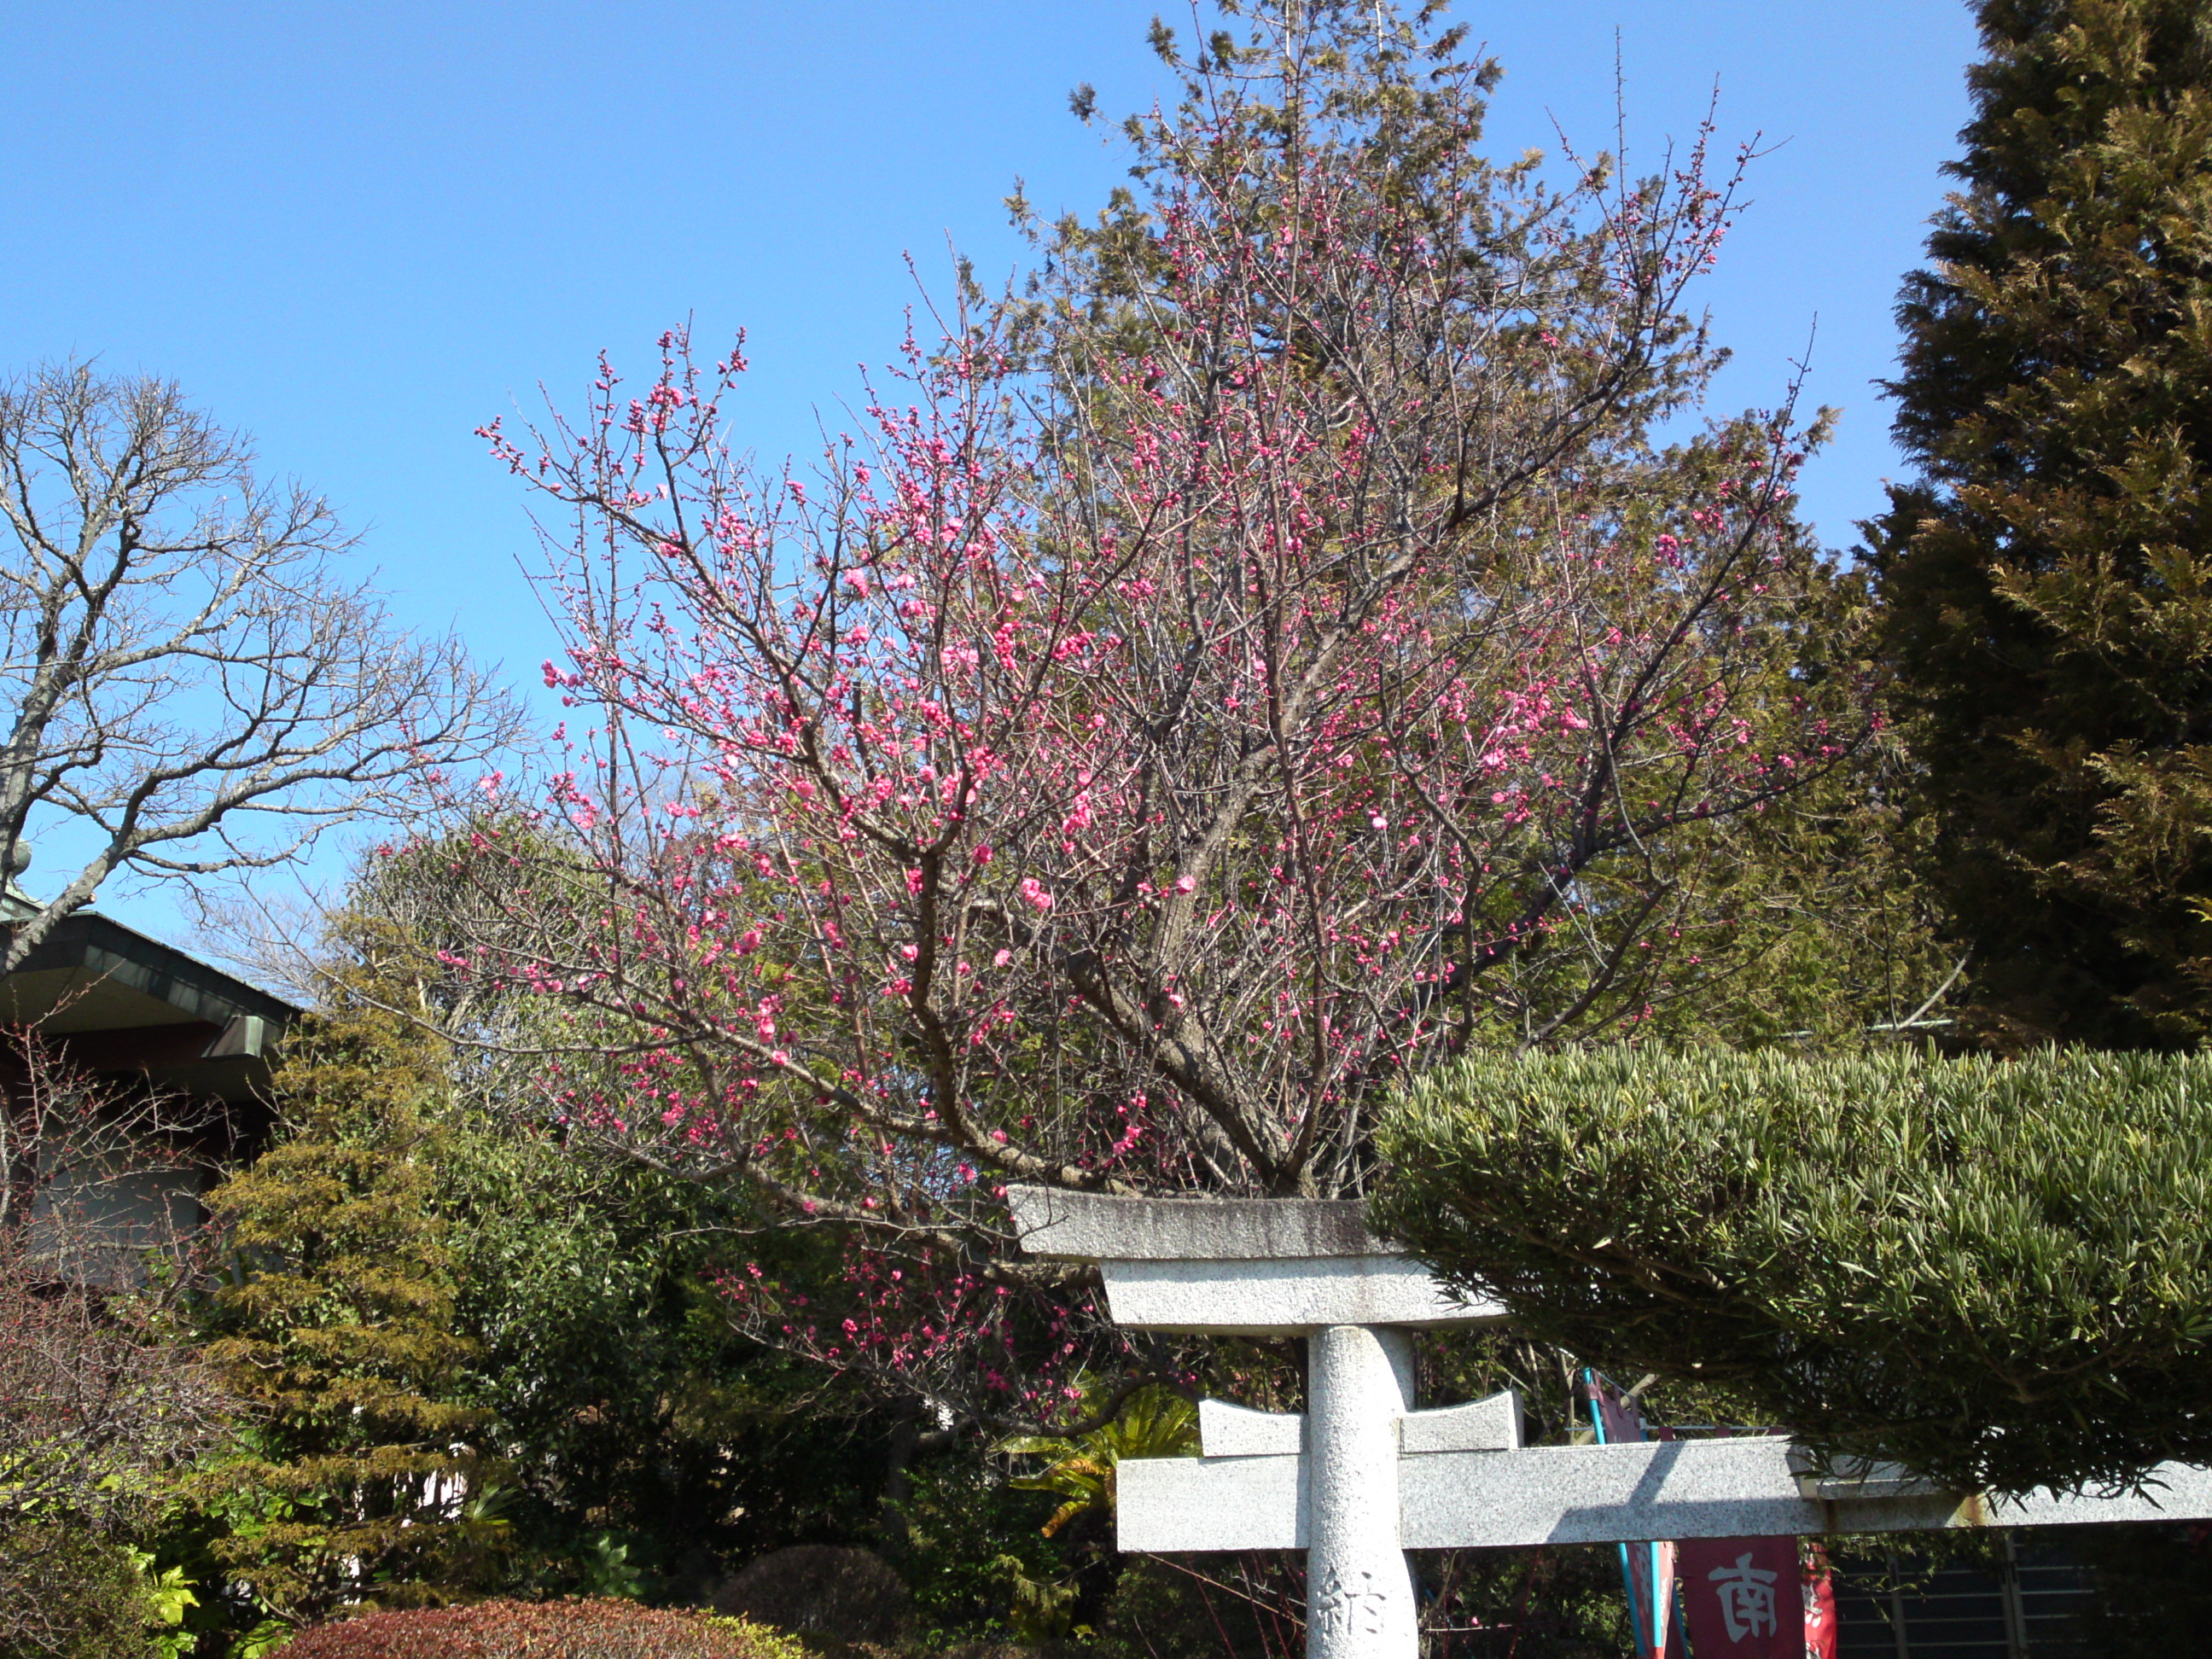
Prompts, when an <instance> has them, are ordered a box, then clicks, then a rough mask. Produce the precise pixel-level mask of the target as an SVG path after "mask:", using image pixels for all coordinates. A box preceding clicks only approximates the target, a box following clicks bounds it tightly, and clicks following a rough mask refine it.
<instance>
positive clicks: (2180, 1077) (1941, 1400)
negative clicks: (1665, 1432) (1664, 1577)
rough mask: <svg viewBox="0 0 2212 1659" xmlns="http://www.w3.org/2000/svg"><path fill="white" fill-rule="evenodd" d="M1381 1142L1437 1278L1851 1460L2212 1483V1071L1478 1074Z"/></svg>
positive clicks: (1454, 1069)
mask: <svg viewBox="0 0 2212 1659" xmlns="http://www.w3.org/2000/svg"><path fill="white" fill-rule="evenodd" d="M1378 1139H1379V1143H1380V1146H1381V1149H1382V1151H1383V1154H1384V1156H1385V1158H1387V1159H1388V1160H1389V1166H1390V1167H1389V1174H1388V1176H1387V1178H1386V1180H1385V1181H1384V1182H1383V1190H1382V1195H1381V1198H1380V1200H1379V1201H1378V1202H1377V1203H1376V1204H1375V1205H1374V1206H1372V1215H1373V1220H1374V1223H1375V1225H1376V1227H1377V1228H1378V1230H1380V1231H1387V1232H1389V1234H1391V1235H1392V1236H1394V1237H1396V1238H1398V1239H1399V1240H1401V1242H1402V1243H1405V1244H1406V1245H1407V1248H1408V1249H1411V1250H1412V1251H1413V1253H1414V1254H1415V1255H1419V1256H1420V1257H1423V1258H1425V1260H1426V1261H1429V1262H1431V1264H1433V1265H1434V1266H1435V1267H1437V1269H1439V1270H1440V1272H1441V1273H1443V1276H1444V1277H1445V1278H1446V1279H1448V1280H1449V1281H1451V1282H1452V1283H1454V1284H1456V1285H1462V1286H1465V1287H1468V1288H1470V1289H1472V1290H1474V1291H1478V1292H1480V1293H1482V1294H1485V1295H1488V1296H1492V1297H1496V1298H1497V1299H1498V1301H1499V1302H1501V1303H1503V1304H1504V1306H1505V1307H1506V1309H1507V1310H1509V1311H1510V1313H1511V1315H1512V1316H1513V1318H1514V1320H1515V1322H1516V1324H1517V1325H1518V1326H1519V1328H1521V1329H1522V1330H1523V1331H1524V1332H1526V1333H1527V1334H1528V1335H1530V1336H1533V1337H1534V1338H1536V1339H1538V1340H1542V1341H1547V1342H1551V1343H1554V1344H1556V1345H1558V1346H1560V1347H1563V1348H1565V1349H1567V1350H1568V1351H1569V1352H1572V1353H1574V1354H1577V1355H1578V1356H1579V1357H1581V1358H1583V1359H1585V1360H1588V1361H1589V1362H1590V1363H1592V1364H1598V1365H1602V1366H1605V1367H1606V1368H1607V1369H1609V1370H1617V1371H1620V1372H1621V1373H1623V1374H1628V1375H1633V1374H1636V1373H1638V1372H1640V1371H1646V1370H1649V1371H1655V1372H1657V1373H1659V1374H1660V1375H1661V1376H1670V1377H1676V1378H1682V1379H1699V1380H1703V1381H1706V1382H1711V1383H1720V1384H1723V1385H1726V1386H1729V1387H1730V1388H1731V1389H1735V1391H1737V1392H1738V1393H1739V1394H1740V1395H1741V1396H1742V1397H1743V1398H1744V1399H1745V1400H1746V1401H1748V1402H1749V1404H1750V1405H1751V1407H1753V1409H1754V1410H1756V1411H1759V1413H1763V1414H1764V1417H1765V1420H1766V1421H1768V1422H1771V1423H1775V1424H1778V1425H1784V1426H1786V1427H1787V1428H1788V1429H1789V1430H1790V1431H1791V1432H1793V1433H1794V1434H1796V1436H1797V1437H1799V1438H1800V1439H1801V1440H1802V1441H1803V1442H1804V1443H1806V1444H1808V1446H1810V1447H1812V1448H1813V1449H1814V1450H1816V1451H1819V1452H1822V1453H1825V1454H1826V1455H1828V1456H1829V1457H1830V1458H1831V1459H1857V1458H1863V1457H1866V1458H1884V1459H1895V1460H1897V1461H1899V1462H1903V1463H1905V1464H1907V1465H1909V1466H1911V1467H1912V1468H1916V1469H1917V1470H1919V1471H1921V1472H1922V1473H1923V1474H1928V1475H1929V1476H1932V1477H1934V1478H1936V1479H1937V1480H1942V1481H1944V1482H1945V1483H1947V1484H1948V1485H1951V1486H1954V1487H1957V1488H1960V1489H1963V1490H1973V1489H1985V1490H1990V1491H1994V1492H2021V1491H2024V1490H2027V1489H2030V1488H2033V1487H2038V1486H2085V1485H2086V1486H2106V1485H2112V1484H2117V1485H2127V1484H2130V1483H2133V1482H2137V1481H2141V1480H2144V1479H2145V1477H2146V1476H2147V1475H2148V1473H2149V1471H2151V1470H2152V1469H2153V1468H2154V1466H2155V1465H2157V1464H2158V1463H2159V1462H2162V1461H2164V1460H2166V1459H2168V1458H2173V1459H2179V1460H2181V1461H2185V1462H2212V1366H2208V1365H2207V1364H2206V1363H2205V1362H2206V1358H2207V1355H2206V1342H2207V1340H2208V1338H2212V1055H2186V1056H2180V1055H2167V1054H2102V1053H2096V1052H2090V1051H2083V1050H2069V1051H2065V1052H2055V1053H2045V1054H2034V1055H2030V1056H2028V1057H2026V1058H2023V1059H2020V1060H1986V1059H1967V1060H1947V1059H1941V1058H1937V1057H1935V1056H1932V1055H1929V1054H1917V1053H1890V1054H1869V1055H1861V1056H1853V1057H1843V1058H1835V1059H1825V1060H1808V1059H1802V1058H1798V1057H1796V1056H1792V1055H1788V1054H1778V1053H1775V1052H1772V1051H1762V1052H1759V1053H1751V1054H1744V1053H1738V1052H1735V1051H1733V1050H1729V1049H1719V1048H1714V1049H1699V1050H1691V1051H1683V1052H1678V1053H1668V1052H1664V1051H1655V1050H1634V1049H1627V1048H1612V1049H1601V1050H1591V1051H1583V1052H1574V1053H1566V1054H1541V1055H1532V1056H1528V1057H1526V1058H1518V1059H1516V1058H1514V1057H1512V1056H1510V1055H1498V1056H1483V1057H1479V1058H1476V1059H1473V1060H1468V1061H1467V1062H1465V1063H1463V1064H1461V1065H1458V1066H1451V1067H1447V1068H1443V1069H1441V1070H1439V1071H1437V1073H1432V1074H1431V1076H1429V1077H1427V1078H1425V1079H1422V1080H1421V1081H1420V1082H1419V1083H1418V1084H1416V1085H1413V1087H1412V1088H1410V1089H1409V1090H1407V1091H1406V1093H1405V1095H1404V1096H1403V1097H1402V1098H1401V1100H1400V1101H1399V1102H1398V1103H1397V1104H1396V1107H1395V1110H1394V1111H1393V1113H1392V1114H1391V1115H1390V1116H1389V1118H1388V1120H1387V1121H1386V1122H1385V1123H1384V1124H1383V1128H1382V1133H1381V1134H1380V1136H1379V1138H1378ZM2152 1478H2153V1479H2154V1477H2152Z"/></svg>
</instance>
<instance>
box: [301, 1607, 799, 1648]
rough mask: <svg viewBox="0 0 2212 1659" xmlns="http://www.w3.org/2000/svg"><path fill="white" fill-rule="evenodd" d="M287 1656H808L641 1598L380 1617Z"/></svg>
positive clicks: (731, 1624)
mask: <svg viewBox="0 0 2212 1659" xmlns="http://www.w3.org/2000/svg"><path fill="white" fill-rule="evenodd" d="M283 1654H284V1656H285V1659H805V1649H804V1648H803V1647H801V1646H800V1645H799V1643H798V1641H797V1640H796V1639H794V1638H792V1637H788V1636H786V1635H784V1634H783V1633H782V1632H780V1631H773V1630H769V1629H768V1628H766V1627H765V1626H760V1625H750V1624H747V1623H745V1622H744V1620H738V1619H718V1618H714V1617H711V1616H708V1615H704V1614H701V1613H681V1612H670V1611H666V1610H663V1609H659V1608H654V1607H640V1606H639V1605H638V1604H637V1603H636V1602H635V1601H539V1602H531V1601H477V1602H473V1603H471V1604H469V1605H467V1606H465V1607H435V1608H412V1609H409V1610H407V1611H405V1612H401V1613H369V1614H367V1615H365V1616H363V1617H362V1618H359V1619H348V1620H342V1621H341V1622H339V1623H337V1624H334V1625H321V1626H316V1627H315V1628H314V1629H313V1630H309V1631H305V1632H301V1634H300V1635H299V1636H297V1637H295V1638H293V1639H292V1640H291V1641H290V1642H288V1643H287V1644H285V1645H284V1647H283Z"/></svg>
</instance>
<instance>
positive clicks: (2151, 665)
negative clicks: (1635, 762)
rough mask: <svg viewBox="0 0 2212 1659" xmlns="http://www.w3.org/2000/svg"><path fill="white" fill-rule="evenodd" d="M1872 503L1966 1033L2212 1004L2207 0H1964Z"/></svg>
mask: <svg viewBox="0 0 2212 1659" xmlns="http://www.w3.org/2000/svg"><path fill="white" fill-rule="evenodd" d="M1978 16H1979V21H1980V27H1981V33H1982V39H1983V42H1984V49H1985V54H1986V55H1985V56H1984V58H1983V60H1982V61H1981V62H1980V63H1978V64H1976V65H1975V66H1974V67H1973V69H1972V70H1971V72H1970V85H1971V88H1972V94H1973V103H1974V118H1973V120H1972V123H1971V124H1970V125H1968V126H1967V127H1966V130H1965V131H1964V132H1963V133H1962V135H1961V137H1962V138H1963V139H1964V141H1965V144H1966V154H1965V155H1964V156H1963V157H1962V158H1961V159H1960V160H1959V161H1956V162H1954V163H1953V164H1952V165H1951V167H1950V171H1951V172H1952V173H1953V174H1954V176H1955V177H1956V178H1957V179H1959V180H1960V185H1961V188H1960V191H1958V193H1957V194H1956V195H1954V197H1952V199H1951V203H1950V205H1949V206H1948V209H1947V210H1945V211H1944V213H1943V214H1942V216H1940V217H1939V218H1938V219H1937V221H1936V228H1935V230H1934V232H1933V234H1931V235H1930V237H1929V244H1928V251H1929V265H1928V268H1927V269H1926V270H1923V271H1920V272H1917V273H1916V274H1915V275H1913V276H1911V278H1910V279H1908V281H1907V283H1906V285H1905V289H1904V293H1903V295H1902V300H1901V303H1900V305H1899V319H1900V322H1901V323H1902V325H1903V327H1904V329H1905V349H1904V352H1903V359H1902V369H1901V373H1900V374H1899V379H1898V380H1896V381H1895V382H1894V383H1893V385H1892V386H1891V387H1890V390H1891V391H1892V392H1893V393H1894V394H1895V395H1896V396H1897V398H1899V404H1900V412H1899V418H1898V422H1897V431H1898V434H1899V437H1900V439H1901V440H1902V441H1903V442H1904V444H1905V447H1906V448H1907V449H1908V451H1909V452H1910V453H1911V454H1912V456H1913V457H1914V458H1915V459H1916V460H1917V462H1918V463H1919V465H1920V468H1921V477H1920V478H1919V480H1918V481H1917V482H1916V483H1911V484H1909V485H1905V486H1900V487H1894V488H1893V490H1892V495H1891V503H1890V507H1889V509H1888V511H1887V513H1886V514H1885V515H1884V516H1883V517H1882V518H1881V519H1880V520H1877V521H1875V522H1874V523H1872V524H1870V525H1869V526H1866V528H1867V530H1868V532H1869V537H1870V539H1871V541H1872V543H1873V564H1874V568H1875V574H1876V578H1877V581H1878V591H1879V593H1880V596H1881V599H1882V600H1883V601H1884V602H1885V604H1886V606H1887V650H1888V654H1889V658H1890V660H1891V663H1892V665H1893V669H1894V671H1895V675H1896V696H1897V699H1898V703H1899V708H1900V712H1901V713H1902V714H1904V715H1905V717H1906V719H1907V720H1908V721H1909V723H1910V730H1911V739H1912V745H1913V748H1914V750H1915V753H1916V755H1917V759H1918V761H1919V763H1920V764H1921V767H1922V769H1923V779H1924V782H1923V787H1924V789H1925V792H1926V793H1925V800H1926V804H1927V805H1928V807H1929V809H1930V812H1931V815H1932V817H1933V820H1934V823H1933V828H1934V829H1935V831H1936V833H1935V834H1934V836H1932V837H1931V845H1932V848H1933V854H1932V860H1931V865H1930V869H1929V874H1930V877H1931V878H1932V880H1933V882H1934V884H1935V885H1936V888H1937V889H1938V890H1939V892H1940V893H1941V895H1942V899H1943V901H1944V902H1945V904H1946V906H1947V908H1948V910H1949V912H1950V914H1951V915H1952V918H1953V919H1954V921H1955V923H1956V925H1957V926H1958V927H1959V929H1960V932H1961V933H1962V934H1963V935H1964V936H1965V937H1966V939H1967V940H1968V941H1970V942H1971V943H1972V945H1973V947H1974V949H1975V968H1974V975H1975V981H1976V990H1977V1002H1978V1007H1979V1009H1980V1010H1981V1012H1982V1015H1983V1017H1984V1030H1983V1035H1984V1036H1985V1037H1986V1038H1988V1039H1989V1040H1991V1041H1994V1042H1996V1043H1998V1044H1999V1046H2006V1047H2009V1046H2018V1045H2021V1044H2026V1043H2032V1042H2042V1041H2049V1040H2054V1039H2055V1040H2060V1041H2067V1042H2093V1043H2099V1044H2104V1045H2124V1046H2149V1047H2167V1046H2178V1045H2185V1044H2188V1043H2190V1042H2193V1041H2195V1040H2197V1038H2199V1037H2200V1036H2202V1035H2203V1033H2204V1031H2205V1030H2206V1029H2207V1027H2208V1024H2212V927H2208V924H2207V921H2206V916H2205V907H2206V905H2207V903H2208V902H2212V500H2208V497H2207V493H2206V483H2207V480H2206V471H2207V468H2208V465H2212V7H2207V6H2206V5H2204V4H2203V3H2202V0H1980V3H1979V5H1978Z"/></svg>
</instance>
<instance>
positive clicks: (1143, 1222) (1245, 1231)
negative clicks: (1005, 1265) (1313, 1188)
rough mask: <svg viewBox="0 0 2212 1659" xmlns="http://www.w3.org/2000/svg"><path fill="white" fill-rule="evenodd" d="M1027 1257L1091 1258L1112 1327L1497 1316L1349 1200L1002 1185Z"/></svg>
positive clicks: (1299, 1326) (1226, 1329) (1284, 1329)
mask: <svg viewBox="0 0 2212 1659" xmlns="http://www.w3.org/2000/svg"><path fill="white" fill-rule="evenodd" d="M1006 1198H1007V1201H1008V1203H1009V1205H1010V1206H1012V1211H1013V1217H1014V1229H1015V1231H1016V1232H1018V1234H1019V1235H1020V1237H1021V1241H1022V1248H1023V1249H1024V1250H1026V1251H1028V1252H1029V1253H1030V1254H1031V1255H1042V1256H1047V1257H1052V1258H1056V1259H1059V1260H1061V1261H1096V1262H1097V1263H1098V1266H1099V1271H1100V1275H1101V1277H1102V1278H1103V1279H1104V1280H1105V1285H1106V1300H1107V1304H1108V1307H1109V1310H1110V1311H1111V1312H1112V1314H1113V1317H1114V1322H1115V1323H1116V1324H1118V1325H1127V1326H1131V1327H1133V1328H1139V1329H1144V1330H1158V1331H1192V1332H1211V1333H1218V1334H1237V1335H1247V1336H1272V1335H1283V1334H1292V1333H1296V1332H1300V1331H1311V1330H1317V1329H1320V1328H1323V1327H1325V1326H1331V1325H1370V1326H1394V1327H1410V1328H1426V1327H1430V1326H1436V1325H1452V1324H1460V1323H1463V1322H1468V1321H1471V1320H1497V1319H1500V1318H1503V1317H1504V1310H1503V1309H1502V1308H1499V1307H1497V1306H1496V1305H1494V1304H1489V1303H1481V1302H1468V1301H1467V1300H1465V1299H1463V1298H1462V1297H1459V1296H1458V1295H1456V1294H1455V1293H1454V1292H1453V1291H1449V1290H1447V1289H1445V1288H1444V1286H1443V1285H1440V1284H1438V1283H1437V1280H1436V1279H1434V1278H1433V1277H1432V1276H1431V1274H1430V1273H1429V1270H1428V1268H1426V1267H1424V1266H1423V1265H1422V1264H1421V1263H1419V1262H1418V1261H1413V1260H1412V1259H1411V1258H1409V1257H1407V1256H1406V1255H1401V1254H1400V1253H1399V1252H1398V1251H1397V1250H1396V1249H1393V1248H1392V1247H1391V1246H1390V1245H1389V1243H1386V1242H1384V1241H1383V1240H1382V1239H1379V1238H1377V1237H1375V1235H1374V1234H1372V1233H1370V1232H1369V1231H1367V1226H1366V1223H1365V1221H1364V1218H1363V1215H1362V1206H1360V1205H1359V1204H1358V1203H1356V1202H1352V1201H1349V1200H1326V1199H1322V1200H1315V1199H1272V1198H1261V1199H1249V1198H1116V1197H1111V1196H1109V1195H1107V1194H1100V1193H1071V1192H1062V1191H1060V1190H1059V1189H1057V1188H1047V1187H1011V1188H1007V1191H1006Z"/></svg>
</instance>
